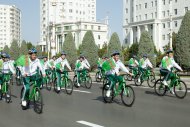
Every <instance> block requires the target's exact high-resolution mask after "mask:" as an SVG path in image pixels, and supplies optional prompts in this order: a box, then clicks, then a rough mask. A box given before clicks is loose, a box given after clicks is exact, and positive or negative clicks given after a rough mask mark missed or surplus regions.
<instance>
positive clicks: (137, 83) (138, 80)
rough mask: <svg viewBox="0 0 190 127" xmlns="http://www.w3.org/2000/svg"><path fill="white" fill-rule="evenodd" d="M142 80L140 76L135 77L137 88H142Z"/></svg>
mask: <svg viewBox="0 0 190 127" xmlns="http://www.w3.org/2000/svg"><path fill="white" fill-rule="evenodd" d="M140 78H141V77H140V74H137V75H136V76H135V79H134V82H135V85H136V86H141V85H142V81H141V79H140Z"/></svg>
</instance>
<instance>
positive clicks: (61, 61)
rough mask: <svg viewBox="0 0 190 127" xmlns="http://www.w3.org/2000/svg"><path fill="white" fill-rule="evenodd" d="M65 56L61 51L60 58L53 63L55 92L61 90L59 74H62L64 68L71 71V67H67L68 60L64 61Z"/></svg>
mask: <svg viewBox="0 0 190 127" xmlns="http://www.w3.org/2000/svg"><path fill="white" fill-rule="evenodd" d="M66 56H67V54H66V53H65V52H64V51H63V52H62V53H61V57H59V58H58V59H57V60H56V62H55V67H56V77H57V90H58V92H60V90H61V88H60V85H61V74H62V73H63V70H64V69H65V66H67V68H68V69H69V71H71V66H70V65H69V62H68V60H67V59H66Z"/></svg>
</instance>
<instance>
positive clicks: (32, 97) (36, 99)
mask: <svg viewBox="0 0 190 127" xmlns="http://www.w3.org/2000/svg"><path fill="white" fill-rule="evenodd" d="M36 78H39V77H37V76H36ZM30 86H33V87H32V90H30V91H29V95H28V96H26V101H27V106H22V105H21V108H22V109H23V110H26V109H28V108H29V106H30V102H33V103H34V111H35V112H36V113H38V114H41V113H42V112H43V97H42V93H41V91H40V87H38V86H37V81H31V82H30ZM23 94H24V87H22V89H21V94H20V97H21V99H22V98H23Z"/></svg>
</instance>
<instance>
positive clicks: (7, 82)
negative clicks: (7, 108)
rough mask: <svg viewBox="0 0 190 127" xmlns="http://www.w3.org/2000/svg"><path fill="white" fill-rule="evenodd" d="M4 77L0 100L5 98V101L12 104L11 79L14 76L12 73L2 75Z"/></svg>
mask: <svg viewBox="0 0 190 127" xmlns="http://www.w3.org/2000/svg"><path fill="white" fill-rule="evenodd" d="M2 77H3V83H2V85H1V90H0V100H2V99H3V98H5V101H6V102H7V103H10V102H11V84H12V83H11V77H12V74H11V73H8V74H4V73H2ZM12 85H13V84H12Z"/></svg>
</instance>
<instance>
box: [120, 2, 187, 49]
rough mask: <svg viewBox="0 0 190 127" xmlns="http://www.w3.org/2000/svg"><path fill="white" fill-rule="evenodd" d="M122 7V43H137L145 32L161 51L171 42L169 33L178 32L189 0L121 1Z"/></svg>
mask: <svg viewBox="0 0 190 127" xmlns="http://www.w3.org/2000/svg"><path fill="white" fill-rule="evenodd" d="M123 5H124V6H123V28H124V30H123V35H124V43H125V44H128V45H131V44H133V43H134V42H139V40H140V35H141V33H142V31H144V30H147V31H149V33H150V35H151V37H152V39H153V41H154V43H155V46H156V48H157V49H159V50H161V51H163V47H164V46H166V45H167V44H168V43H169V42H171V40H172V39H171V35H172V34H171V33H172V32H175V33H177V32H178V30H179V28H180V25H181V21H182V19H183V16H184V15H185V13H186V12H187V11H188V10H189V9H190V0H123ZM170 44H171V43H170Z"/></svg>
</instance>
